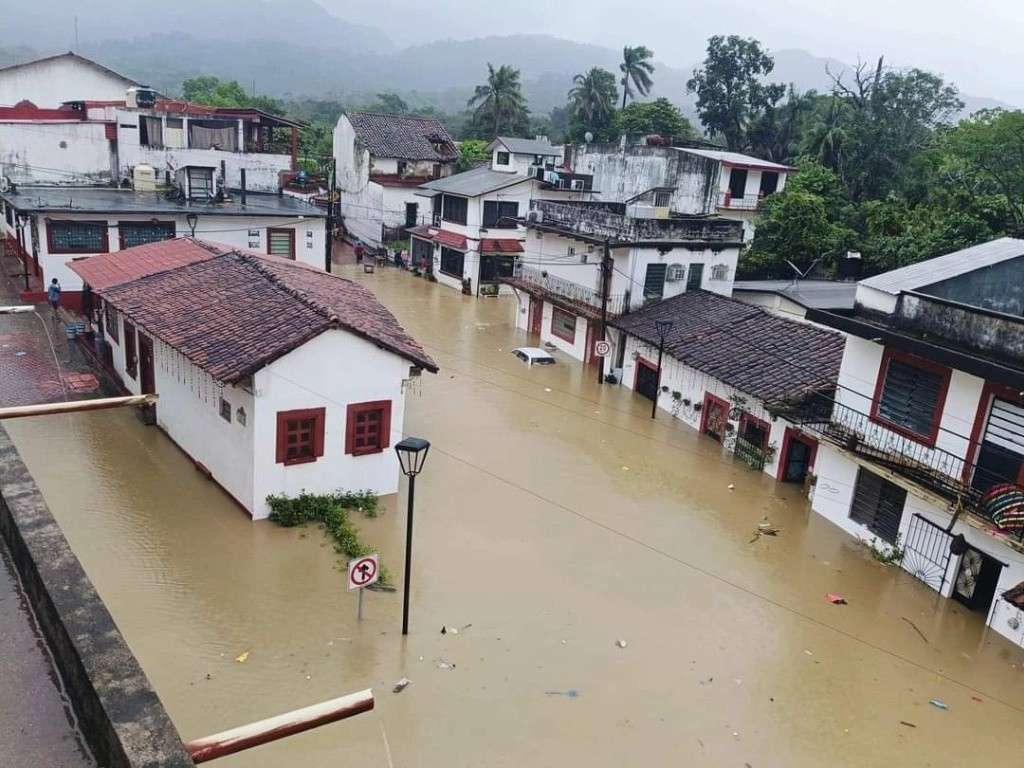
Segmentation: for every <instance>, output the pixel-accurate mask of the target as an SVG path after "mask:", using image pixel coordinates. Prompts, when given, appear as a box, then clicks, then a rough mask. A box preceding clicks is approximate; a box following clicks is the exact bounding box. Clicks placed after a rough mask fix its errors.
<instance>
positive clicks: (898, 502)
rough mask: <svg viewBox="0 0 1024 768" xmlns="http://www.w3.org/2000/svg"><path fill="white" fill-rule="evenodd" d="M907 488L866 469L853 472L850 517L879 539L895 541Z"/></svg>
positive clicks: (892, 542)
mask: <svg viewBox="0 0 1024 768" xmlns="http://www.w3.org/2000/svg"><path fill="white" fill-rule="evenodd" d="M906 501H907V492H906V491H905V490H903V489H902V488H900V487H899V486H898V485H894V484H893V483H890V482H889V481H888V480H885V479H884V478H881V477H879V476H878V475H876V474H874V473H873V472H869V471H868V470H866V469H863V468H862V469H860V470H858V472H857V483H856V485H855V486H854V489H853V502H852V503H851V505H850V519H851V520H853V521H854V522H856V523H860V524H861V525H863V526H866V527H867V529H868V530H869V531H871V532H872V533H874V534H875V535H876V536H878V537H879V538H880V539H882V540H883V541H887V542H889V543H890V544H895V543H896V537H897V535H898V534H899V530H900V520H902V519H903V506H904V504H905V503H906Z"/></svg>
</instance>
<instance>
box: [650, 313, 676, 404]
mask: <svg viewBox="0 0 1024 768" xmlns="http://www.w3.org/2000/svg"><path fill="white" fill-rule="evenodd" d="M672 325H673V323H672V321H671V320H655V321H654V329H655V330H656V331H657V332H658V375H657V381H656V382H655V384H654V402H653V403H651V418H652V419H653V418H654V415H655V414H656V413H657V412H658V393H659V392H661V356H662V355H663V354H664V353H665V336H667V335H668V332H669V331H671V330H672Z"/></svg>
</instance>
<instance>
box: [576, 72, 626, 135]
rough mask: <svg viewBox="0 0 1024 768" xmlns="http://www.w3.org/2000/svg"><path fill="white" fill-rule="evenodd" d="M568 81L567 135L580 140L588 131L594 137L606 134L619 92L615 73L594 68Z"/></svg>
mask: <svg viewBox="0 0 1024 768" xmlns="http://www.w3.org/2000/svg"><path fill="white" fill-rule="evenodd" d="M572 83H573V85H572V90H570V91H569V110H570V126H569V133H570V136H571V137H572V138H573V139H574V140H576V141H581V140H583V138H584V135H585V134H586V133H587V132H588V131H589V132H590V133H592V134H593V135H594V136H598V135H602V134H605V133H607V131H608V128H609V127H610V126H611V123H612V115H613V114H614V113H615V100H616V99H617V98H618V95H619V94H618V90H617V89H616V87H615V75H613V74H612V73H611V72H609V71H608V70H606V69H601V68H600V67H594V68H593V69H591V70H590V71H589V72H587V73H586V74H585V75H576V77H574V78H573V80H572Z"/></svg>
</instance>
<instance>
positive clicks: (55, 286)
mask: <svg viewBox="0 0 1024 768" xmlns="http://www.w3.org/2000/svg"><path fill="white" fill-rule="evenodd" d="M46 300H47V301H48V302H50V306H51V307H53V319H54V320H56V319H57V307H59V306H60V283H58V282H57V278H56V277H55V278H53V280H51V281H50V287H49V288H47V289H46Z"/></svg>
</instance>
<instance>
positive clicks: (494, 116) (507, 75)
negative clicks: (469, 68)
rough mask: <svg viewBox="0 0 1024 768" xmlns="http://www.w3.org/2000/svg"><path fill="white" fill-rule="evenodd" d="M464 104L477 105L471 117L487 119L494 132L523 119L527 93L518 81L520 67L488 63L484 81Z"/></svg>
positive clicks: (496, 133)
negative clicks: (524, 93)
mask: <svg viewBox="0 0 1024 768" xmlns="http://www.w3.org/2000/svg"><path fill="white" fill-rule="evenodd" d="M466 106H469V107H476V110H475V111H474V112H473V120H474V121H479V120H480V119H481V118H485V119H488V120H489V121H490V123H491V127H492V130H493V133H494V136H495V137H497V136H498V134H499V133H500V132H501V129H502V128H507V127H510V126H512V127H514V126H515V125H516V124H517V123H521V122H523V121H524V120H525V119H526V116H527V111H528V110H527V109H526V97H525V96H523V91H522V85H521V84H520V82H519V70H518V69H515V68H513V67H510V66H508V65H507V64H502V65H501V66H500V67H498V68H497V69H495V68H494V65H492V64H491V63H490V62H488V64H487V83H486V84H484V85H478V86H477V87H476V90H475V91H474V92H473V97H472V98H471V99H470V100H469V101H468V102H467V103H466Z"/></svg>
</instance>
